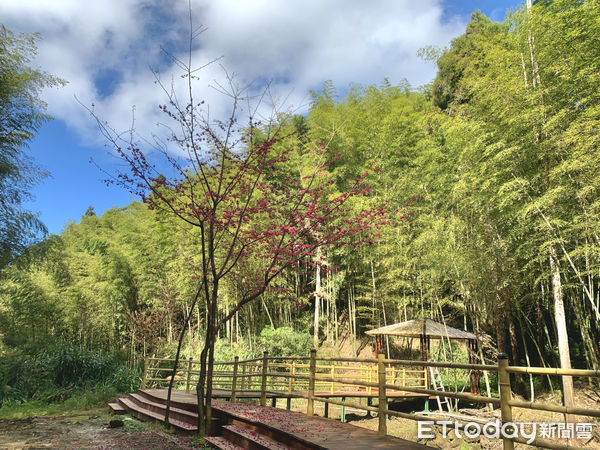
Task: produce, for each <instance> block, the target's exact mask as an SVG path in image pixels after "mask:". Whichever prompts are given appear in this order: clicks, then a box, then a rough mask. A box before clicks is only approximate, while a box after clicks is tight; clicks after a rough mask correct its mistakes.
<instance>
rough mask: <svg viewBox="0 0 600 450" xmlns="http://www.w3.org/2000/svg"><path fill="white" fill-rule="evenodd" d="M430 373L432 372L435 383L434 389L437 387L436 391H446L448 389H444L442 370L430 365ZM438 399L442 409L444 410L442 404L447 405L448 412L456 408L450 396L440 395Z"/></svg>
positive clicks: (432, 380)
mask: <svg viewBox="0 0 600 450" xmlns="http://www.w3.org/2000/svg"><path fill="white" fill-rule="evenodd" d="M429 373H430V374H431V384H432V385H433V389H435V390H436V391H441V392H446V389H444V383H443V381H442V376H441V375H440V371H439V370H438V368H437V367H431V366H429ZM436 399H437V404H438V408H439V410H440V411H443V410H444V408H443V407H442V405H446V408H447V409H448V412H452V411H453V410H454V409H453V407H452V404H451V403H450V401H449V399H448V397H443V396H442V397H440V396H439V395H438V396H437V397H436Z"/></svg>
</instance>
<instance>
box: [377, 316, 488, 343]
mask: <svg viewBox="0 0 600 450" xmlns="http://www.w3.org/2000/svg"><path fill="white" fill-rule="evenodd" d="M366 333H367V334H368V335H371V336H377V335H385V336H401V337H412V338H415V337H419V336H421V334H423V319H414V320H407V321H406V322H401V323H395V324H393V325H388V326H386V327H381V328H376V329H375V330H369V331H367V332H366ZM425 334H426V335H427V336H429V337H430V338H431V339H442V337H443V338H444V339H477V336H475V335H474V334H473V333H469V332H468V331H462V330H459V329H458V328H453V327H450V326H448V325H442V324H441V323H437V322H434V321H433V320H431V319H425Z"/></svg>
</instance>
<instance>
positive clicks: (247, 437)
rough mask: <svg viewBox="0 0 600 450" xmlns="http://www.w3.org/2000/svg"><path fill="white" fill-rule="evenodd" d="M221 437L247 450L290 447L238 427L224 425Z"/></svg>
mask: <svg viewBox="0 0 600 450" xmlns="http://www.w3.org/2000/svg"><path fill="white" fill-rule="evenodd" d="M222 432H223V437H224V438H227V439H228V440H229V441H231V442H233V443H235V444H238V445H240V446H241V447H243V448H245V449H248V450H289V448H290V447H288V446H287V445H284V444H282V443H280V442H277V441H275V440H274V439H271V438H269V437H267V436H265V435H263V434H260V433H258V432H256V431H252V430H250V429H248V428H246V427H243V426H239V425H224V426H223V427H222Z"/></svg>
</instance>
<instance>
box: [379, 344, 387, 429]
mask: <svg viewBox="0 0 600 450" xmlns="http://www.w3.org/2000/svg"><path fill="white" fill-rule="evenodd" d="M381 350H382V352H383V351H384V350H383V349H381ZM384 359H385V354H384V353H379V354H378V355H377V375H378V384H379V386H378V389H377V391H378V392H377V393H378V397H379V404H378V405H377V406H378V408H379V411H378V414H379V427H378V433H379V435H380V436H385V435H386V434H387V414H386V413H385V411H386V409H387V393H386V389H385V364H384V363H383V361H384Z"/></svg>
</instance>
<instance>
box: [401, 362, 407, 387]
mask: <svg viewBox="0 0 600 450" xmlns="http://www.w3.org/2000/svg"><path fill="white" fill-rule="evenodd" d="M402 386H406V367H403V368H402Z"/></svg>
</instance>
